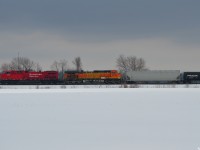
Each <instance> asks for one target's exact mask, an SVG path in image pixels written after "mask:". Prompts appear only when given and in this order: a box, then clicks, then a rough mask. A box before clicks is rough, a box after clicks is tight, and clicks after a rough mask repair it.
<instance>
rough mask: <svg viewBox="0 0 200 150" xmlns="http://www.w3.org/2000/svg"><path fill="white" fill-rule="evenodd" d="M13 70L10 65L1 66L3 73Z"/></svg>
mask: <svg viewBox="0 0 200 150" xmlns="http://www.w3.org/2000/svg"><path fill="white" fill-rule="evenodd" d="M6 70H11V66H10V64H7V63H4V64H2V65H1V71H6Z"/></svg>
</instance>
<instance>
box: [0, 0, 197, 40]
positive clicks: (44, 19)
mask: <svg viewBox="0 0 200 150" xmlns="http://www.w3.org/2000/svg"><path fill="white" fill-rule="evenodd" d="M0 2H1V4H0V14H1V15H0V19H1V26H0V27H1V28H4V29H5V28H9V29H12V28H13V29H16V28H18V29H27V30H30V29H35V30H37V29H46V30H56V31H60V32H65V34H66V33H73V34H100V35H102V34H103V35H104V34H108V35H109V34H110V35H115V36H117V35H123V36H126V35H127V36H132V37H134V36H137V37H138V36H154V35H160V34H166V33H167V34H173V33H174V31H177V30H180V31H181V30H188V29H190V30H192V28H199V25H200V19H199V13H200V10H199V4H200V1H197V0H191V1H188V0H168V1H165V0H151V1H149V0H101V1H97V0H17V1H15V0H1V1H0Z"/></svg>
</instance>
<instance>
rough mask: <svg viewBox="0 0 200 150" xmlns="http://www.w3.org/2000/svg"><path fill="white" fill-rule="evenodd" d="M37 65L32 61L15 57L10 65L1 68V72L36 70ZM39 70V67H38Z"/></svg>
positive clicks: (6, 64)
mask: <svg viewBox="0 0 200 150" xmlns="http://www.w3.org/2000/svg"><path fill="white" fill-rule="evenodd" d="M38 65H39V64H37V63H35V62H34V61H32V60H30V59H29V58H26V57H16V58H13V59H12V61H11V62H10V63H5V64H3V65H2V66H1V70H4V71H5V70H21V71H22V70H24V71H30V70H36V69H37V66H38ZM40 69H41V67H40Z"/></svg>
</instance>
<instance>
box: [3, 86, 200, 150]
mask: <svg viewBox="0 0 200 150" xmlns="http://www.w3.org/2000/svg"><path fill="white" fill-rule="evenodd" d="M199 114H200V89H198V88H176V89H175V88H128V89H127V88H126V89H125V88H87V89H83V88H74V89H1V90H0V150H67V149H69V150H133V149H135V150H146V149H150V150H188V149H189V150H196V149H197V148H198V147H200V134H199V133H200V128H199V127H200V118H199Z"/></svg>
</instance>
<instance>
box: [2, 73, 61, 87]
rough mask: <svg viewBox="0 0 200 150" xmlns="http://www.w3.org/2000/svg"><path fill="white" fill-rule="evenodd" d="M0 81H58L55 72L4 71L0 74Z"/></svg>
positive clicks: (29, 82)
mask: <svg viewBox="0 0 200 150" xmlns="http://www.w3.org/2000/svg"><path fill="white" fill-rule="evenodd" d="M0 80H1V81H2V82H4V83H8V84H9V83H13V84H14V83H16V84H17V83H18V84H19V83H23V84H26V83H27V84H31V83H35V82H36V81H37V83H41V84H44V83H48V84H49V83H56V81H58V72H57V71H41V72H35V71H12V70H11V71H4V72H3V73H1V74H0Z"/></svg>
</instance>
